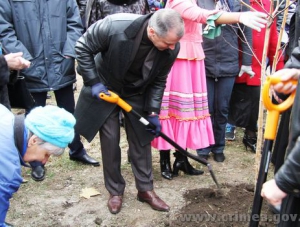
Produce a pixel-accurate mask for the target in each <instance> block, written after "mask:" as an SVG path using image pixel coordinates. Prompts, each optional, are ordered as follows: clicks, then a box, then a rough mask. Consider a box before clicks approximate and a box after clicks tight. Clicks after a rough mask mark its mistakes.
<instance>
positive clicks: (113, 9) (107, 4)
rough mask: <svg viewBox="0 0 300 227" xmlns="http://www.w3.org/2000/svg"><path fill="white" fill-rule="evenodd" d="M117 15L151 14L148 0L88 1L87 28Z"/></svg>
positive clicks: (86, 11)
mask: <svg viewBox="0 0 300 227" xmlns="http://www.w3.org/2000/svg"><path fill="white" fill-rule="evenodd" d="M115 13H134V14H141V15H145V14H148V13H150V9H149V5H148V2H147V0H87V4H86V9H85V19H86V20H85V26H86V27H87V28H88V27H89V26H91V24H93V23H95V22H96V21H98V20H100V19H103V18H105V17H106V16H108V15H111V14H115Z"/></svg>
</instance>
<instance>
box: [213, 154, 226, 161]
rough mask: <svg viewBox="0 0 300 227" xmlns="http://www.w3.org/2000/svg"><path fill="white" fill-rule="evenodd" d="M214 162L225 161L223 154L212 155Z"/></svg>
mask: <svg viewBox="0 0 300 227" xmlns="http://www.w3.org/2000/svg"><path fill="white" fill-rule="evenodd" d="M214 160H215V161H216V162H224V160H225V155H224V154H223V153H217V154H214Z"/></svg>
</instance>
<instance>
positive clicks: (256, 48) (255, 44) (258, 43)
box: [235, 0, 284, 86]
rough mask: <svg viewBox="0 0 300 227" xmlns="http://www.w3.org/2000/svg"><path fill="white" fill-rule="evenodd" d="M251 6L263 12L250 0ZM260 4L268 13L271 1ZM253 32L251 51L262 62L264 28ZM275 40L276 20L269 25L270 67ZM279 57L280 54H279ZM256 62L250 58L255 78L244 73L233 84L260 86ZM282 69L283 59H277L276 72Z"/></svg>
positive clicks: (258, 66)
mask: <svg viewBox="0 0 300 227" xmlns="http://www.w3.org/2000/svg"><path fill="white" fill-rule="evenodd" d="M250 3H251V6H252V7H253V8H254V9H256V10H257V11H261V12H264V10H263V9H262V7H261V5H260V4H259V3H258V1H255V0H254V1H253V0H250ZM261 3H262V4H263V7H264V9H266V12H270V6H271V1H269V0H261ZM252 31H253V33H252V34H253V38H252V40H253V41H252V50H253V52H254V54H255V55H256V57H257V58H258V59H259V62H261V60H262V54H263V48H264V40H265V33H266V28H263V29H261V31H260V32H257V31H255V30H252ZM277 40H278V32H277V28H276V20H274V21H273V23H272V25H271V31H270V36H269V48H268V52H267V57H268V58H269V60H270V65H271V66H272V64H273V58H274V55H275V52H276V46H277ZM279 56H281V53H280V54H279ZM259 62H258V61H257V60H256V58H255V57H252V65H251V66H252V70H253V72H255V76H254V77H252V78H250V76H249V75H248V74H246V73H244V74H243V75H242V76H241V77H237V78H236V80H235V83H246V84H247V85H250V86H260V85H261V80H260V79H261V65H260V64H259ZM283 67H284V61H283V57H282V56H281V58H280V59H279V62H278V63H277V67H276V70H279V69H282V68H283Z"/></svg>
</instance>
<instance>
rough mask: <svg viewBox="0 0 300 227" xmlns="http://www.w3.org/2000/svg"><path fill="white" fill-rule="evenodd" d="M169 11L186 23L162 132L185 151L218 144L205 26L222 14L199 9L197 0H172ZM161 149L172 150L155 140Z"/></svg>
mask: <svg viewBox="0 0 300 227" xmlns="http://www.w3.org/2000/svg"><path fill="white" fill-rule="evenodd" d="M165 8H171V9H174V10H176V11H178V12H179V13H180V14H181V16H182V18H183V19H184V24H185V35H184V36H183V38H182V39H181V40H180V52H179V54H178V56H177V59H176V61H175V63H174V65H173V67H172V69H171V71H170V73H169V75H168V80H167V84H166V89H165V92H164V96H163V100H162V106H161V112H160V115H159V118H160V123H161V125H162V132H163V133H165V134H166V135H167V136H168V137H170V138H171V139H172V140H174V141H175V142H176V143H178V144H179V145H180V146H181V147H182V148H189V149H194V150H195V149H200V148H204V147H208V146H210V145H212V144H214V134H213V129H212V122H211V119H210V114H209V110H208V100H207V87H206V75H205V66H204V57H205V56H204V52H203V49H202V45H201V43H202V24H203V23H206V19H207V18H208V17H209V16H210V15H213V14H215V13H217V12H218V11H208V10H205V9H202V8H200V7H198V6H197V4H196V1H195V0H168V1H167V4H166V7H165ZM152 146H153V147H154V148H156V149H158V150H169V149H172V148H173V147H172V145H170V144H169V143H168V142H166V141H165V140H164V139H162V138H161V137H158V138H155V139H154V140H153V141H152Z"/></svg>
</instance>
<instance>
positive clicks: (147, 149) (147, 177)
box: [99, 106, 153, 195]
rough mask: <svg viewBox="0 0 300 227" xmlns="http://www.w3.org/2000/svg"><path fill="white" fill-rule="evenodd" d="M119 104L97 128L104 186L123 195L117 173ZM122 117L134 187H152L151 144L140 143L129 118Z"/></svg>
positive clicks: (119, 156) (146, 188) (112, 192)
mask: <svg viewBox="0 0 300 227" xmlns="http://www.w3.org/2000/svg"><path fill="white" fill-rule="evenodd" d="M119 112H120V107H118V106H116V108H115V109H114V110H113V112H112V113H111V114H110V116H109V117H108V118H107V120H106V121H105V123H104V124H103V125H102V127H101V128H100V130H99V134H100V143H101V152H102V162H103V164H102V165H103V173H104V181H105V187H106V189H107V190H108V192H109V193H110V194H111V195H123V193H124V190H125V184H126V183H125V180H124V178H123V176H122V174H121V148H120V145H119V143H120V121H119ZM124 117H125V122H126V123H125V130H126V134H127V141H128V145H129V150H128V152H129V156H130V159H131V168H132V171H133V174H134V177H135V184H136V188H137V190H138V191H151V190H153V174H152V154H151V144H150V143H149V144H147V145H145V146H141V145H140V142H139V140H138V138H137V136H136V134H135V132H134V131H133V128H132V125H131V123H130V121H129V120H128V119H127V116H126V113H124Z"/></svg>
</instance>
